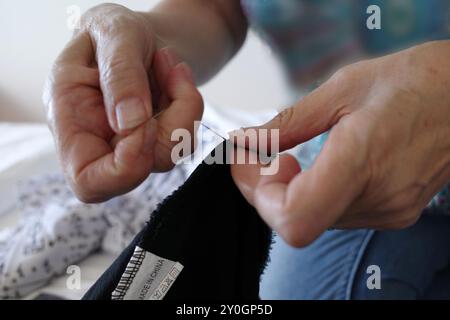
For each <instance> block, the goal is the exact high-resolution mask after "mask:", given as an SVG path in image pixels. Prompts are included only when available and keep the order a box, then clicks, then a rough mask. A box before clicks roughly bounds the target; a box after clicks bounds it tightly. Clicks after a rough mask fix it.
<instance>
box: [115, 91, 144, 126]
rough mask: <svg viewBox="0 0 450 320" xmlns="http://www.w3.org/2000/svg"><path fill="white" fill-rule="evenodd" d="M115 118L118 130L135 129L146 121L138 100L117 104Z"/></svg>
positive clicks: (142, 107)
mask: <svg viewBox="0 0 450 320" xmlns="http://www.w3.org/2000/svg"><path fill="white" fill-rule="evenodd" d="M116 116H117V125H118V127H119V130H128V129H133V128H136V127H137V126H138V125H140V124H142V123H143V122H145V121H146V120H147V112H146V111H145V107H144V104H143V103H142V101H141V100H140V99H138V98H130V99H126V100H123V101H121V102H119V103H118V104H117V106H116Z"/></svg>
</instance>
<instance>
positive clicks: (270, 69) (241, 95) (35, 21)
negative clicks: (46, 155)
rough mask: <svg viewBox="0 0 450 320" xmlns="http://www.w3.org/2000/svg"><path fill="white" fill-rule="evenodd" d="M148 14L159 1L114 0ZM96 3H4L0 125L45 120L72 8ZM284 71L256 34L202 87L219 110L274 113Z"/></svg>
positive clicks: (282, 99)
mask: <svg viewBox="0 0 450 320" xmlns="http://www.w3.org/2000/svg"><path fill="white" fill-rule="evenodd" d="M110 2H114V3H119V4H122V5H125V6H127V7H128V8H130V9H134V10H149V9H151V7H153V6H154V5H156V4H157V3H158V2H159V1H158V0H123V1H110ZM100 3H102V1H97V0H39V1H32V0H14V1H10V0H0V121H2V122H5V121H14V122H23V121H26V122H30V121H31V122H42V121H45V115H44V108H43V105H42V102H41V93H42V88H43V85H44V81H45V78H46V76H47V74H48V72H49V70H50V68H51V65H52V63H53V61H54V59H55V58H56V56H57V55H58V53H59V52H60V51H61V49H62V48H63V47H64V45H65V44H66V43H67V41H68V40H69V39H70V37H71V34H72V31H71V30H70V29H69V27H68V26H67V20H68V18H69V16H70V13H69V12H68V8H70V7H71V6H78V7H79V8H80V9H81V11H82V12H84V11H86V10H87V9H89V8H90V7H92V6H95V5H97V4H100ZM285 88H286V86H285V83H284V78H283V77H282V71H281V67H280V66H279V65H278V63H277V61H276V59H275V58H274V57H273V56H272V54H271V52H270V51H269V49H268V48H267V47H266V46H265V45H264V44H263V43H261V41H260V40H259V39H258V38H257V36H255V35H254V34H253V33H250V34H249V37H248V39H247V42H246V43H245V46H244V48H243V50H241V52H240V53H239V54H238V55H237V56H236V57H235V58H234V59H233V61H232V62H231V63H230V64H229V65H228V66H227V67H226V68H225V69H224V70H223V71H222V72H221V73H220V74H218V75H217V76H216V77H215V78H214V79H213V80H212V81H210V82H209V83H208V84H206V85H205V86H203V87H202V88H201V91H202V93H203V95H204V98H205V100H207V101H208V102H209V103H210V104H211V105H213V106H215V107H217V108H240V109H241V110H242V109H247V110H250V111H254V110H275V109H278V108H279V107H280V106H282V105H284V104H285V103H286V102H287V101H288V100H287V97H288V93H287V92H286V90H287V89H285Z"/></svg>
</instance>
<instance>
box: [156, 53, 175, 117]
mask: <svg viewBox="0 0 450 320" xmlns="http://www.w3.org/2000/svg"><path fill="white" fill-rule="evenodd" d="M180 62H181V61H180V58H179V57H178V56H177V55H176V54H175V53H174V51H173V50H172V49H170V48H163V49H161V50H158V51H157V52H156V53H155V56H154V58H153V66H152V71H153V72H152V75H154V84H155V86H152V94H153V95H154V94H155V92H154V91H155V90H154V89H153V88H155V87H156V88H158V99H153V101H155V100H156V101H157V105H153V111H154V116H156V115H157V114H158V113H160V112H162V111H163V110H165V109H166V108H167V107H168V106H169V104H170V100H169V97H168V95H167V92H166V90H165V88H166V87H167V81H168V78H169V73H170V71H171V70H172V69H173V68H174V67H175V66H176V65H177V64H179V63H180Z"/></svg>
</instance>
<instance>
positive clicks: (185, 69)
mask: <svg viewBox="0 0 450 320" xmlns="http://www.w3.org/2000/svg"><path fill="white" fill-rule="evenodd" d="M177 68H178V69H179V70H180V71H181V74H182V75H183V77H184V78H185V80H187V81H189V82H195V79H194V74H193V73H192V70H191V68H190V67H189V66H188V65H187V64H186V63H185V62H182V63H180V64H178V65H177Z"/></svg>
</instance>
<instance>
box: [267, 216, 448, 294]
mask: <svg viewBox="0 0 450 320" xmlns="http://www.w3.org/2000/svg"><path fill="white" fill-rule="evenodd" d="M449 245H450V217H445V216H433V215H424V216H422V218H421V219H420V220H419V221H418V223H417V224H416V225H414V226H413V227H410V228H407V229H405V230H400V231H370V230H352V231H342V230H334V231H327V232H326V233H324V234H323V235H322V236H321V237H320V238H319V239H318V240H316V241H315V242H314V243H313V244H312V245H310V246H309V247H307V248H305V249H294V248H291V247H289V246H287V245H286V244H285V243H284V242H283V241H282V240H281V239H280V238H278V237H277V238H276V243H275V244H274V246H273V248H272V251H271V254H270V259H271V261H270V263H269V265H268V268H267V269H266V272H265V273H264V275H263V277H262V282H261V291H260V294H261V298H262V299H306V300H309V299H333V300H347V299H444V298H445V299H449V298H450V248H449ZM370 265H377V266H379V267H380V270H381V289H380V290H376V289H375V290H369V289H367V279H368V277H369V276H370V274H368V273H367V272H366V271H367V267H368V266H370Z"/></svg>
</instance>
